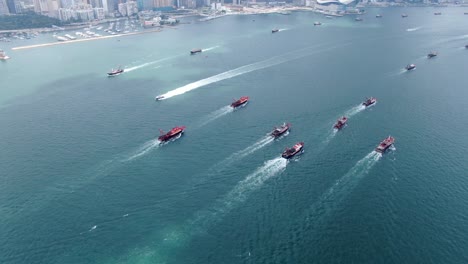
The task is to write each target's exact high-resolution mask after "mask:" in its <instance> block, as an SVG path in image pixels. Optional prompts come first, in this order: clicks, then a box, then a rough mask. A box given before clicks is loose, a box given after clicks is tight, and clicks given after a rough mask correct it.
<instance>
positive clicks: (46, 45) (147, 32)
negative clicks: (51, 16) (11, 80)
mask: <svg viewBox="0 0 468 264" xmlns="http://www.w3.org/2000/svg"><path fill="white" fill-rule="evenodd" d="M161 31H162V30H161V29H155V30H147V31H140V32H132V33H127V34H118V35H109V36H100V37H94V38H86V39H77V40H67V41H62V42H49V43H42V44H35V45H28V46H19V47H14V48H11V50H23V49H32V48H41V47H48V46H55V45H63V44H71V43H77V42H84V41H92V40H99V39H108V38H116V37H125V36H131V35H141V34H149V33H155V32H161Z"/></svg>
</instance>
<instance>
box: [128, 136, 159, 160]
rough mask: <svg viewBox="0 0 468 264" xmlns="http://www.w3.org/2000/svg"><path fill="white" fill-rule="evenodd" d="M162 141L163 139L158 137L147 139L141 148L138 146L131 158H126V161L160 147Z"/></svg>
mask: <svg viewBox="0 0 468 264" xmlns="http://www.w3.org/2000/svg"><path fill="white" fill-rule="evenodd" d="M160 143H161V141H159V140H158V139H152V140H150V141H147V142H145V143H144V144H143V145H142V146H141V147H140V148H138V150H136V151H135V152H134V153H133V154H131V156H130V157H129V158H127V159H125V160H124V161H131V160H134V159H136V158H139V157H141V156H143V155H145V154H147V153H148V152H150V151H151V150H153V149H155V148H158V147H159V146H160V145H161V144H160Z"/></svg>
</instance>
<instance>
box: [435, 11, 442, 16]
mask: <svg viewBox="0 0 468 264" xmlns="http://www.w3.org/2000/svg"><path fill="white" fill-rule="evenodd" d="M434 15H436V16H440V15H442V12H435V13H434Z"/></svg>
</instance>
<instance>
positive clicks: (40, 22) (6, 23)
mask: <svg viewBox="0 0 468 264" xmlns="http://www.w3.org/2000/svg"><path fill="white" fill-rule="evenodd" d="M52 25H56V26H61V25H64V23H63V22H62V21H60V20H58V19H56V18H52V17H48V16H43V15H39V14H36V13H26V14H19V15H9V16H8V15H7V16H0V30H12V29H26V28H46V27H52Z"/></svg>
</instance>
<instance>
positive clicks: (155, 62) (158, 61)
mask: <svg viewBox="0 0 468 264" xmlns="http://www.w3.org/2000/svg"><path fill="white" fill-rule="evenodd" d="M176 57H178V56H172V57H167V58H163V59H159V60H155V61H150V62H146V63H143V64H140V65H136V66H133V67H128V68H125V71H124V73H125V72H131V71H135V70H138V69H141V68H144V67H147V66H150V65H154V64H157V63H160V62H163V61H167V60H170V59H173V58H176ZM159 67H160V66H158V67H157V68H159Z"/></svg>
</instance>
